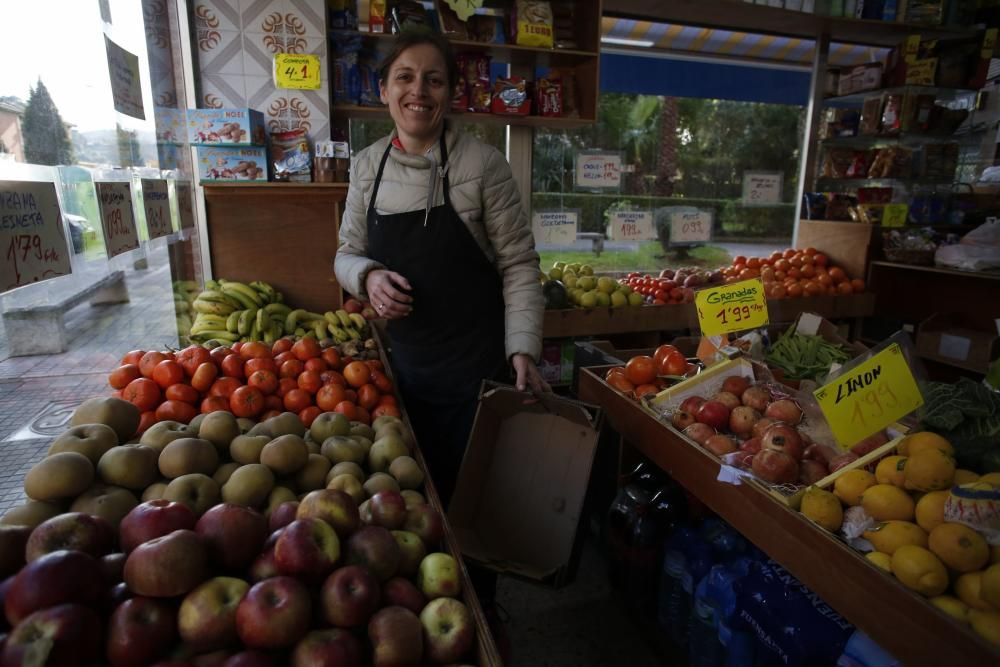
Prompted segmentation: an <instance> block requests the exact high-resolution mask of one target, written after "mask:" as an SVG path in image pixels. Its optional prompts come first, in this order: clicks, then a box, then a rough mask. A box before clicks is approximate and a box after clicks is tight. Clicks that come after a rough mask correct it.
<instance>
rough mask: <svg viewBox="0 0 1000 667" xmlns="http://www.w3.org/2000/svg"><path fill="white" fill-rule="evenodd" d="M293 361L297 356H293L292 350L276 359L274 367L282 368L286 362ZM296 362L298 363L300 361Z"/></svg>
mask: <svg viewBox="0 0 1000 667" xmlns="http://www.w3.org/2000/svg"><path fill="white" fill-rule="evenodd" d="M292 359H295V355H294V354H292V351H291V350H288V351H286V352H282V353H281V354H279V355H278V356H276V357H275V358H274V365H275V366H277V367H278V368H281V367H282V365H284V363H285V362H286V361H291V360H292ZM295 360H296V361H298V359H295Z"/></svg>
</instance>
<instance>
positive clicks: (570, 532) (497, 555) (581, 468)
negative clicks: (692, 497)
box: [448, 383, 601, 587]
mask: <svg viewBox="0 0 1000 667" xmlns="http://www.w3.org/2000/svg"><path fill="white" fill-rule="evenodd" d="M530 399H537V400H534V402H530V403H525V401H526V400H530ZM600 417H601V410H600V408H598V407H596V406H592V405H588V404H586V403H580V402H578V401H572V400H569V399H565V398H560V397H558V396H556V395H554V394H544V395H540V396H533V395H532V394H530V393H526V392H519V391H517V390H515V389H514V388H513V387H509V386H506V385H499V384H495V383H484V384H483V389H482V391H481V393H480V402H479V409H478V410H477V412H476V420H475V423H474V424H473V427H472V435H471V436H470V437H469V446H468V448H467V449H466V451H465V457H464V458H463V459H462V467H461V470H460V471H459V474H458V481H457V484H456V487H455V492H454V494H453V495H452V498H451V503H450V504H449V506H448V522H449V523H450V524H451V526H452V530H453V532H454V533H455V536H456V538H457V539H458V542H459V545H460V546H461V549H462V555H463V556H464V557H465V558H466V559H468V560H470V561H473V562H476V563H478V564H480V565H482V566H484V567H486V568H488V569H491V570H494V571H496V572H502V573H504V574H512V575H516V576H519V577H521V578H524V579H528V580H531V581H535V582H539V583H545V584H549V585H551V586H554V587H560V586H564V585H565V584H567V583H569V582H570V581H572V579H573V576H574V574H575V569H576V567H575V566H576V563H577V561H578V557H579V550H578V547H579V546H580V541H579V540H578V539H577V536H578V531H579V529H580V518H581V515H582V513H583V503H584V497H585V495H586V493H587V484H588V481H589V479H590V469H591V465H592V464H593V460H594V452H595V451H596V449H597V439H598V435H599V430H600V429H599V426H600V424H599V420H600Z"/></svg>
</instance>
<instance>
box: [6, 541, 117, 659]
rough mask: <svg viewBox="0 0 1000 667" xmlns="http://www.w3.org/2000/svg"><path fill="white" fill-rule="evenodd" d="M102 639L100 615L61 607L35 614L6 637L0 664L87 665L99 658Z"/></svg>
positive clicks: (70, 606) (78, 607)
mask: <svg viewBox="0 0 1000 667" xmlns="http://www.w3.org/2000/svg"><path fill="white" fill-rule="evenodd" d="M55 553H61V552H58V551H57V552H55ZM42 558H45V556H43V557H42ZM88 558H89V556H88ZM39 560H41V559H39ZM102 639H103V633H102V630H101V619H100V617H98V615H97V612H95V611H94V610H92V609H88V608H87V607H85V606H83V605H79V604H60V605H58V606H55V607H48V608H46V609H41V610H39V611H36V612H34V613H32V614H31V615H29V616H27V617H26V618H24V619H23V620H22V621H21V622H20V623H18V624H17V626H16V627H15V628H14V629H13V630H11V632H10V635H9V636H8V637H7V641H6V642H5V644H4V647H3V654H2V655H0V664H2V665H4V667H7V666H8V665H10V666H11V667H13V666H14V665H41V664H44V665H46V667H75V666H76V665H88V664H91V662H92V661H93V660H95V659H97V657H98V656H99V655H100V652H101V641H102Z"/></svg>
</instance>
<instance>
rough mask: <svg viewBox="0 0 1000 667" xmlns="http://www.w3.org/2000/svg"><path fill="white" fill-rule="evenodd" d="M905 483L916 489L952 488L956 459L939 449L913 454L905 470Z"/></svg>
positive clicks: (909, 487)
mask: <svg viewBox="0 0 1000 667" xmlns="http://www.w3.org/2000/svg"><path fill="white" fill-rule="evenodd" d="M903 476H904V477H905V482H904V485H905V486H906V488H907V489H912V490H914V491H940V490H942V489H950V488H951V483H952V481H954V479H955V459H953V458H952V457H951V456H949V455H948V454H945V453H944V452H942V451H941V450H939V449H924V450H921V451H918V452H916V453H915V454H911V455H910V458H909V459H907V461H906V468H905V469H904V470H903Z"/></svg>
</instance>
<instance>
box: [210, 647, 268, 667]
mask: <svg viewBox="0 0 1000 667" xmlns="http://www.w3.org/2000/svg"><path fill="white" fill-rule="evenodd" d="M222 667H275V663H274V658H273V657H271V655H270V654H269V653H264V652H263V651H240V652H239V653H237V654H235V655H231V656H229V658H227V659H226V661H225V662H224V663H222Z"/></svg>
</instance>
